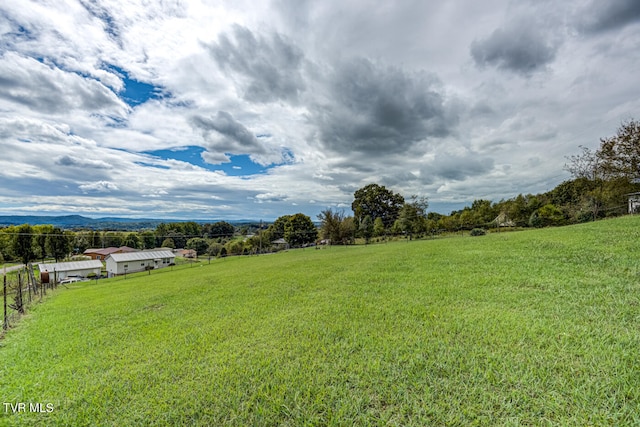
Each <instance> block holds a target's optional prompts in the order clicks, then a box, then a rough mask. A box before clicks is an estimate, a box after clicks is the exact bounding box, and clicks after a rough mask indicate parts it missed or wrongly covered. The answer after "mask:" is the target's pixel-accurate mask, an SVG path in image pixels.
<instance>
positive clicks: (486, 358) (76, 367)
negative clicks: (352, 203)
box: [0, 217, 640, 426]
mask: <svg viewBox="0 0 640 427" xmlns="http://www.w3.org/2000/svg"><path fill="white" fill-rule="evenodd" d="M639 238H640V217H624V218H619V219H615V220H607V221H601V222H597V223H589V224H582V225H576V226H570V227H563V228H555V229H542V230H528V231H523V232H518V233H502V234H491V235H487V236H482V237H475V238H472V237H456V238H448V239H440V240H427V241H414V242H409V243H407V242H402V243H389V244H381V245H370V246H358V247H332V248H328V249H323V250H313V249H312V250H309V249H307V250H297V251H290V252H286V253H280V254H276V255H268V256H260V257H237V258H227V259H221V260H216V261H212V262H211V264H210V265H209V264H204V265H202V266H200V267H193V268H187V269H182V270H175V271H168V270H165V271H154V272H152V273H151V275H147V274H146V273H144V274H142V275H138V276H133V277H132V276H129V277H128V278H127V279H126V280H125V279H124V278H116V279H110V280H105V281H101V282H99V283H98V284H96V283H95V282H92V283H90V284H82V285H75V286H73V287H70V288H69V289H61V290H60V291H59V292H58V293H57V294H56V295H55V296H54V297H52V298H51V299H49V300H48V301H47V302H46V303H44V304H40V305H38V306H37V307H36V309H35V310H33V311H32V312H31V314H30V315H29V316H27V317H26V318H25V319H24V320H23V321H22V322H21V323H20V325H19V326H18V327H17V328H16V329H13V330H11V331H9V333H8V334H7V336H6V338H5V339H4V340H3V341H2V342H1V343H0V360H2V362H1V365H0V366H1V367H2V374H1V375H0V390H3V392H2V393H3V396H2V397H3V400H4V401H5V402H14V403H15V402H26V403H27V406H28V404H29V402H33V403H35V402H40V403H42V404H43V405H46V404H51V405H52V408H53V411H52V412H50V413H29V412H28V411H27V412H26V413H16V414H13V413H6V412H7V411H5V413H4V414H2V416H1V417H2V418H0V420H1V421H2V422H3V423H7V424H15V425H37V424H43V425H44V424H46V425H202V426H206V425H296V426H297V425H385V424H393V425H416V426H418V425H473V424H476V425H545V424H550V425H603V424H604V425H634V424H636V425H637V424H638V423H640V415H638V414H640V365H639V364H638V363H637V357H638V354H639V353H640V335H639V334H638V330H639V328H640V315H639V314H638V313H639V305H640V279H639V277H640V276H639V274H640V265H639V264H638V257H637V256H638V250H637V247H638V239H639ZM9 412H11V411H9Z"/></svg>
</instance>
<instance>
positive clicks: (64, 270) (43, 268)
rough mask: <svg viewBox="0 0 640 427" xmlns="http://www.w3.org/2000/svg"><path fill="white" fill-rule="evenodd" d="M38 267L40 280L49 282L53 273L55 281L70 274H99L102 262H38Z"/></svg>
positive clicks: (52, 277)
mask: <svg viewBox="0 0 640 427" xmlns="http://www.w3.org/2000/svg"><path fill="white" fill-rule="evenodd" d="M38 269H39V270H40V280H41V281H42V282H43V283H49V281H50V280H51V281H52V280H53V279H54V275H55V279H56V280H57V281H60V280H64V279H66V278H67V277H71V276H73V277H87V276H89V275H90V274H92V273H93V274H96V275H97V276H99V275H100V272H101V271H102V263H101V262H100V261H97V260H91V261H71V262H56V263H47V264H38ZM45 279H46V280H45Z"/></svg>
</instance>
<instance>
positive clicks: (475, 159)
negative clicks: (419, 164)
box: [420, 151, 494, 182]
mask: <svg viewBox="0 0 640 427" xmlns="http://www.w3.org/2000/svg"><path fill="white" fill-rule="evenodd" d="M493 165H494V160H493V159H492V158H490V157H487V156H483V155H482V154H480V153H474V152H471V151H465V152H462V153H438V154H437V155H436V156H435V158H434V159H433V161H431V162H430V163H429V164H428V165H426V166H424V167H423V169H422V170H421V172H420V175H421V178H423V179H424V180H425V181H426V182H432V181H433V177H437V178H443V179H445V180H450V181H462V180H464V179H466V178H469V177H474V176H479V175H483V174H486V173H488V172H489V171H491V169H493Z"/></svg>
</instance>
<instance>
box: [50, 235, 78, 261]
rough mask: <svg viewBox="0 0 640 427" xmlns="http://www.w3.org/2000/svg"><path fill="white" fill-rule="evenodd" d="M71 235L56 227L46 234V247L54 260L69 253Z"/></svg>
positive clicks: (62, 257)
mask: <svg viewBox="0 0 640 427" xmlns="http://www.w3.org/2000/svg"><path fill="white" fill-rule="evenodd" d="M73 237H74V234H73V233H71V232H69V233H65V232H64V231H62V230H61V229H60V228H58V227H55V228H53V229H52V231H51V233H49V234H48V235H47V241H46V249H47V252H48V253H49V255H51V256H52V257H53V258H54V259H55V260H56V262H58V261H59V260H61V259H64V258H65V257H67V255H69V253H70V252H71V249H72V248H71V246H72V245H71V243H72V242H73Z"/></svg>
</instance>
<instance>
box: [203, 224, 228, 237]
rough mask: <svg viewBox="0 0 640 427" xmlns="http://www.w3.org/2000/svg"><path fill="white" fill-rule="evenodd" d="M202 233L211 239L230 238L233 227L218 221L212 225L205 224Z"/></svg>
mask: <svg viewBox="0 0 640 427" xmlns="http://www.w3.org/2000/svg"><path fill="white" fill-rule="evenodd" d="M203 231H204V233H205V234H206V235H207V236H208V237H211V238H218V237H232V236H233V233H234V232H235V227H234V226H233V225H231V224H229V223H228V222H225V221H218V222H215V223H213V224H205V225H204V227H203Z"/></svg>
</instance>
